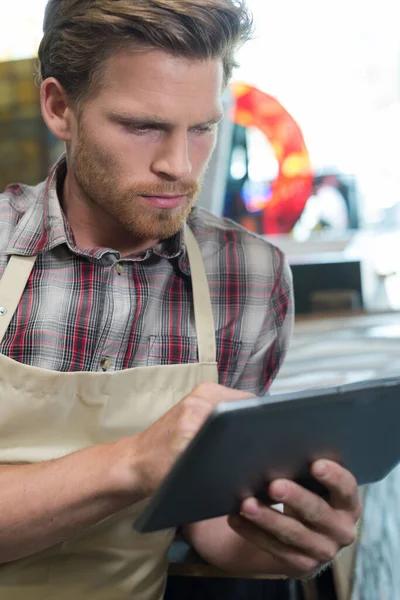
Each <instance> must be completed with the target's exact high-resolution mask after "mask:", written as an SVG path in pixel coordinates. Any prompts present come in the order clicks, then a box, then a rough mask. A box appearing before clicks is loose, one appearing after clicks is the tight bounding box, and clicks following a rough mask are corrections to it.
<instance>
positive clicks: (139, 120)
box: [107, 110, 224, 131]
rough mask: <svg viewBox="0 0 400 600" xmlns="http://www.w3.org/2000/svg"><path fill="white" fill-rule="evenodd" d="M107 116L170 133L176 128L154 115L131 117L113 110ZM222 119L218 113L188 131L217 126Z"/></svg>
mask: <svg viewBox="0 0 400 600" xmlns="http://www.w3.org/2000/svg"><path fill="white" fill-rule="evenodd" d="M107 114H108V116H109V117H110V119H112V120H113V121H117V122H119V123H127V124H128V125H149V126H150V127H160V128H161V129H165V130H168V131H171V129H173V128H174V127H175V126H176V123H174V122H171V121H166V120H164V119H160V117H157V116H154V115H146V114H138V115H132V114H130V113H125V112H118V111H114V110H109V111H107ZM223 118H224V114H223V113H218V114H217V115H215V116H213V117H211V118H210V119H207V120H206V121H203V122H201V123H195V124H193V125H191V126H190V129H196V128H198V127H207V126H208V125H217V124H218V123H220V122H221V121H222V119H223Z"/></svg>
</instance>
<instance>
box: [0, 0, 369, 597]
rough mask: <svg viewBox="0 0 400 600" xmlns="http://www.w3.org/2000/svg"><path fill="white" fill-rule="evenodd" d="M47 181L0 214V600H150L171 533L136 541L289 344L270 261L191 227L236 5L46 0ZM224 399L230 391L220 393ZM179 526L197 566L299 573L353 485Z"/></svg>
mask: <svg viewBox="0 0 400 600" xmlns="http://www.w3.org/2000/svg"><path fill="white" fill-rule="evenodd" d="M44 29H45V34H44V39H43V41H42V43H41V46H40V50H39V59H40V73H41V79H42V84H41V102H42V113H43V118H44V120H45V122H46V124H47V126H48V127H49V129H50V130H51V131H52V132H53V134H54V135H55V136H56V137H58V138H59V139H60V140H62V141H64V142H65V143H66V158H64V157H63V158H62V159H61V160H60V161H59V163H58V164H57V165H56V166H55V168H54V169H53V171H52V172H51V174H50V176H49V178H48V180H47V181H46V182H44V183H42V184H40V185H38V186H37V187H34V188H32V187H27V186H24V185H13V186H10V187H9V188H8V189H7V190H6V192H5V193H4V194H3V195H2V196H1V197H0V211H1V212H0V214H1V217H0V218H1V223H2V227H1V231H0V272H1V274H2V278H1V284H0V285H1V288H0V328H1V329H0V338H1V346H0V351H1V353H2V355H1V356H0V371H1V380H0V393H1V399H2V401H1V421H0V422H1V445H0V462H1V464H2V465H3V466H2V467H1V468H0V477H1V489H2V494H1V498H0V531H1V534H0V561H1V563H2V567H1V569H0V598H1V600H3V599H4V600H5V599H7V600H14V599H17V600H20V599H21V598H22V597H24V598H25V597H29V598H35V599H38V600H39V599H44V598H57V599H71V598H73V599H74V600H75V599H76V600H78V599H81V598H82V599H83V598H85V599H88V598H89V599H90V598H96V599H103V598H106V599H109V600H118V599H126V598H135V599H139V600H159V599H161V598H162V596H163V593H164V589H165V579H166V569H167V564H166V553H167V550H168V547H169V545H170V543H171V541H172V540H173V537H174V532H173V531H167V532H165V531H164V532H161V533H156V534H154V535H149V536H141V535H139V534H136V533H135V532H134V531H133V530H132V522H133V521H134V519H135V517H136V516H137V515H138V514H139V513H140V511H141V510H143V506H144V503H145V502H146V500H147V499H148V498H149V496H150V495H151V494H153V493H154V491H155V490H156V488H157V487H158V486H159V484H160V482H161V480H162V479H163V478H164V476H165V475H166V473H167V472H168V470H169V469H170V467H171V465H172V464H173V462H174V460H175V459H176V457H177V456H178V455H179V454H180V453H181V452H182V451H183V449H184V448H185V447H186V446H187V444H188V442H189V441H190V439H192V437H193V436H194V434H195V433H196V431H197V430H198V429H199V427H200V426H201V424H202V423H203V422H204V420H205V419H206V417H207V415H208V414H209V413H210V411H212V409H213V406H215V404H216V403H217V402H220V401H224V400H226V399H234V398H247V397H251V396H254V395H255V394H262V393H264V392H265V391H266V390H267V389H268V387H269V385H270V383H271V380H272V379H273V377H274V376H275V374H276V372H277V370H278V368H279V366H280V364H281V362H282V359H283V355H284V353H285V350H286V346H287V343H288V337H289V335H290V329H291V319H292V315H291V302H290V294H291V292H290V276H289V273H288V269H287V266H286V264H285V262H284V259H283V257H282V255H281V253H280V252H279V251H278V250H277V249H275V248H273V247H272V246H270V245H268V244H267V243H266V242H264V241H263V240H262V239H260V238H258V237H256V236H253V235H251V234H249V233H247V232H246V231H245V230H243V229H241V228H240V227H239V226H236V225H235V224H233V223H230V222H225V221H223V220H219V219H217V218H215V217H213V216H212V215H210V214H208V213H206V212H203V211H199V210H193V208H194V204H195V199H196V196H197V194H198V190H199V185H200V182H201V180H202V178H203V175H204V172H205V169H206V166H207V162H208V160H209V158H210V156H211V153H212V150H213V148H214V144H215V139H216V129H217V123H218V121H219V120H220V118H221V93H222V91H223V89H224V87H225V85H226V83H227V81H228V80H229V77H230V74H231V71H232V68H233V65H234V61H233V55H234V52H235V50H236V48H237V46H238V45H239V44H240V43H242V42H243V41H245V39H246V38H247V37H248V34H249V31H250V29H251V21H250V19H249V16H248V13H247V12H246V9H245V7H244V6H243V5H242V4H241V3H238V2H233V0H134V1H133V0H119V1H118V2H116V1H115V0H50V2H49V4H48V7H47V11H46V17H45V27H44ZM232 388H235V389H232ZM313 474H314V476H315V477H316V478H317V479H318V480H319V481H322V482H323V483H324V484H325V485H326V487H327V488H328V489H329V490H330V501H329V503H328V502H325V501H324V500H322V499H321V498H319V497H317V496H315V495H313V494H311V493H310V492H308V491H306V490H305V489H302V488H300V487H299V486H297V485H295V484H294V483H293V482H290V481H275V482H273V483H272V484H271V486H270V488H269V493H270V495H271V497H272V498H273V499H274V500H275V501H276V502H284V504H285V507H286V514H280V513H278V512H277V511H274V510H272V509H270V508H269V507H267V506H262V505H261V504H259V503H258V502H257V501H256V500H255V499H254V498H249V499H248V500H246V501H245V502H244V503H243V506H242V514H241V516H230V517H229V518H223V519H217V520H215V521H211V522H204V523H198V524H195V525H192V526H190V527H187V528H186V530H185V531H184V535H185V536H186V538H187V539H188V540H189V542H190V543H191V544H192V545H193V547H194V548H195V549H196V550H197V551H198V552H199V553H200V554H201V555H202V556H203V557H204V558H205V559H206V560H207V561H209V562H210V563H212V564H214V565H216V566H218V567H220V568H221V569H224V570H226V571H232V572H236V573H237V572H241V573H243V574H246V575H248V574H252V573H258V574H265V575H268V574H271V575H275V574H282V575H286V576H294V577H300V576H301V577H302V576H310V575H312V574H313V573H315V572H316V571H318V570H319V569H320V568H321V567H322V566H323V565H324V564H325V563H327V562H328V561H330V560H331V559H333V557H334V556H335V554H336V553H337V551H338V550H339V549H340V548H341V547H343V546H346V545H347V544H350V543H351V542H352V541H353V539H354V529H355V523H356V520H357V518H358V516H359V514H360V506H359V502H358V497H357V487H356V482H355V480H354V478H353V476H352V475H351V474H350V473H348V472H347V471H345V470H344V469H342V468H340V467H339V466H338V465H336V464H333V463H328V462H320V463H317V464H315V465H314V466H313Z"/></svg>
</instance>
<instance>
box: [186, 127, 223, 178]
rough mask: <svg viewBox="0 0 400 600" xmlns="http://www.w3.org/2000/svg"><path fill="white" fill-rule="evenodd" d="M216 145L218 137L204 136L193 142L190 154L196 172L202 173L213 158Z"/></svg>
mask: <svg viewBox="0 0 400 600" xmlns="http://www.w3.org/2000/svg"><path fill="white" fill-rule="evenodd" d="M216 143H217V136H216V135H212V136H211V135H210V136H204V137H200V138H199V139H195V140H192V141H191V143H190V151H189V153H190V162H191V165H192V168H193V170H194V171H196V172H199V173H200V172H201V171H202V170H203V169H204V167H205V166H206V164H207V163H208V161H209V160H210V158H211V155H212V153H213V151H214V149H215V146H216Z"/></svg>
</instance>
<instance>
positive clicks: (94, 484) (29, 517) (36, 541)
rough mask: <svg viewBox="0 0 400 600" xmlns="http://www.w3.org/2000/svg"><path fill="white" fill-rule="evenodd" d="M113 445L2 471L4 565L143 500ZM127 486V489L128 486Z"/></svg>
mask: <svg viewBox="0 0 400 600" xmlns="http://www.w3.org/2000/svg"><path fill="white" fill-rule="evenodd" d="M120 455H121V449H120V447H119V446H118V444H109V445H102V446H96V447H92V448H88V449H85V450H82V451H79V452H75V453H74V454H71V455H69V456H66V457H64V458H61V459H58V460H53V461H49V462H44V463H40V464H35V465H26V466H25V465H24V466H1V467H0V489H1V495H0V563H6V562H10V561H13V560H17V559H19V558H23V557H26V556H30V555H32V554H35V553H36V552H39V551H41V550H44V549H46V548H49V547H51V546H53V545H55V544H58V543H60V542H62V541H65V540H67V539H70V538H71V537H73V536H74V535H76V534H78V533H79V532H80V531H82V529H85V528H87V527H90V526H91V525H93V524H95V523H97V522H99V521H101V520H102V519H104V518H106V517H108V516H110V515H112V514H114V513H115V512H118V511H119V510H122V509H123V508H125V507H127V506H129V505H130V504H132V503H134V502H135V501H137V500H139V499H140V495H139V493H138V492H137V493H135V489H134V486H133V488H132V491H131V490H129V488H128V486H126V485H125V484H126V481H124V476H123V473H122V469H119V464H120ZM124 486H125V487H124Z"/></svg>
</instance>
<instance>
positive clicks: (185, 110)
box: [97, 50, 223, 120]
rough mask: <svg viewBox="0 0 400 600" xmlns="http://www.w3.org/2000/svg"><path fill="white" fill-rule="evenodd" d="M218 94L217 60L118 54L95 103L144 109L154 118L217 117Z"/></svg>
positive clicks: (145, 53) (219, 74)
mask: <svg viewBox="0 0 400 600" xmlns="http://www.w3.org/2000/svg"><path fill="white" fill-rule="evenodd" d="M222 93H223V64H222V61H221V60H218V59H215V60H193V59H187V58H182V57H177V56H173V55H171V54H168V53H165V52H162V51H158V50H151V51H137V50H136V51H122V52H120V53H118V54H117V55H115V56H113V57H112V58H110V59H109V61H108V62H107V64H106V68H105V71H104V74H103V78H102V87H101V90H100V92H99V95H98V96H97V101H98V103H99V104H101V105H102V106H103V107H104V108H105V109H107V108H111V107H112V108H113V109H117V110H118V109H121V110H124V111H132V112H133V113H134V112H135V111H138V110H139V111H140V112H141V113H143V111H144V110H145V111H146V112H149V113H151V114H153V115H157V116H159V117H160V118H164V117H165V118H169V119H170V118H174V116H176V117H179V118H180V120H182V119H183V118H188V119H190V118H193V119H195V120H196V119H199V118H200V120H201V117H202V116H204V114H206V116H207V117H208V118H209V117H210V113H211V114H212V113H213V112H218V111H219V110H220V108H221V97H222Z"/></svg>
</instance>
